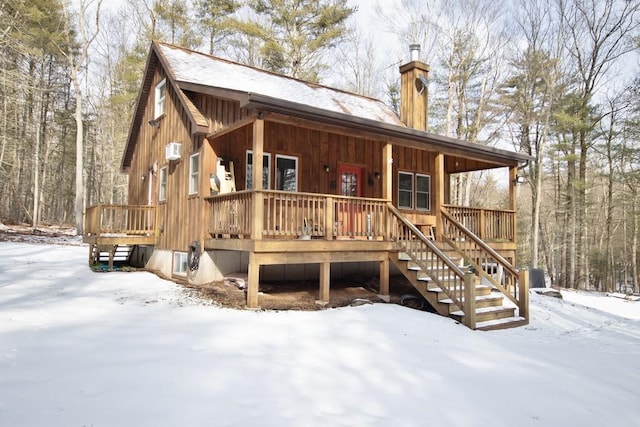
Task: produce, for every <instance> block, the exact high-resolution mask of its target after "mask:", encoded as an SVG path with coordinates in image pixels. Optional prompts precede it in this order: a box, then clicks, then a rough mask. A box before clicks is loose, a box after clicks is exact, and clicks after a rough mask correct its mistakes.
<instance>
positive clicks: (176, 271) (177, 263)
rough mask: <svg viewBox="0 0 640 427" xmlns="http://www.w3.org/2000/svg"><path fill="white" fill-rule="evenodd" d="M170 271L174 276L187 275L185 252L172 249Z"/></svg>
mask: <svg viewBox="0 0 640 427" xmlns="http://www.w3.org/2000/svg"><path fill="white" fill-rule="evenodd" d="M171 273H172V274H173V275H175V276H183V277H186V276H187V253H186V252H180V251H174V252H173V261H172V266H171Z"/></svg>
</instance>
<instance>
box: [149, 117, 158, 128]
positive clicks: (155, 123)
mask: <svg viewBox="0 0 640 427" xmlns="http://www.w3.org/2000/svg"><path fill="white" fill-rule="evenodd" d="M149 126H151V127H152V128H157V127H160V120H158V119H153V120H149Z"/></svg>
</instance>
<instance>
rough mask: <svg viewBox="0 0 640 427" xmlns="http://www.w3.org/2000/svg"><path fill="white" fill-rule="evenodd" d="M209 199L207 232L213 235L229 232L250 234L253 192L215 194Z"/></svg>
mask: <svg viewBox="0 0 640 427" xmlns="http://www.w3.org/2000/svg"><path fill="white" fill-rule="evenodd" d="M210 200H214V202H213V203H210V208H211V209H210V210H209V212H210V216H209V232H210V233H211V234H215V235H221V234H229V235H233V236H242V237H249V236H250V235H251V214H252V211H253V210H252V203H253V192H251V191H238V192H237V193H229V194H223V195H219V196H215V197H213V198H211V199H210Z"/></svg>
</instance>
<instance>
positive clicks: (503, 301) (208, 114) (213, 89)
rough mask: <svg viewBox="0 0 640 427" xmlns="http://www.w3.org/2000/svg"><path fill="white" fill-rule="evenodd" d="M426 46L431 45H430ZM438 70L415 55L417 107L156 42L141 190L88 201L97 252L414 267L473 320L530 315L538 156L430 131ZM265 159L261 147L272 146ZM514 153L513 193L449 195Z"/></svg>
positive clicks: (132, 173) (132, 178) (225, 265)
mask: <svg viewBox="0 0 640 427" xmlns="http://www.w3.org/2000/svg"><path fill="white" fill-rule="evenodd" d="M413 47H414V51H413V52H415V46H413ZM428 72H429V68H428V66H427V65H426V64H424V63H422V62H420V61H418V60H417V55H416V57H413V58H412V59H411V60H410V61H408V62H407V64H405V65H403V66H401V67H400V74H401V82H402V85H401V101H402V106H401V114H400V117H398V116H397V115H396V114H395V113H394V112H393V111H392V110H391V109H390V108H389V107H388V106H386V105H385V104H384V103H382V102H381V101H379V100H376V99H371V98H367V97H363V96H360V95H356V94H352V93H348V92H344V91H341V90H336V89H332V88H329V87H325V86H321V85H318V84H313V83H308V82H304V81H300V80H296V79H292V78H289V77H285V76H281V75H277V74H274V73H270V72H266V71H263V70H258V69H255V68H251V67H248V66H245V65H241V64H237V63H234V62H230V61H228V60H224V59H220V58H216V57H213V56H209V55H205V54H202V53H198V52H194V51H190V50H187V49H183V48H181V47H177V46H174V45H169V44H165V43H158V42H154V43H152V45H151V48H150V52H149V57H148V61H147V65H146V69H145V72H144V79H143V83H142V88H141V90H140V93H139V97H138V101H137V106H136V109H135V112H134V116H133V120H132V124H131V128H130V132H129V136H128V140H127V144H126V149H125V152H124V155H123V159H122V170H123V172H126V173H128V174H129V200H128V203H129V204H128V205H125V206H109V205H100V206H93V207H90V208H88V209H87V212H86V218H85V230H84V240H85V242H87V243H89V244H90V254H89V258H90V262H96V261H97V259H98V257H99V256H100V255H99V254H100V253H102V252H107V253H109V259H110V261H112V260H113V258H114V256H115V254H117V251H118V248H120V247H122V245H128V247H131V248H133V253H132V255H131V256H133V257H135V258H137V259H138V260H139V261H140V262H142V263H143V264H144V265H145V266H146V267H147V268H149V269H151V270H156V271H160V272H162V273H163V274H164V275H166V276H173V277H176V278H181V279H184V280H188V281H189V282H191V283H193V284H202V283H206V282H210V281H215V280H221V279H222V278H223V277H224V276H225V275H226V274H228V273H231V272H237V271H242V272H246V273H247V274H248V289H247V301H246V306H247V307H250V308H257V307H259V305H260V297H259V293H258V283H259V281H260V279H261V278H265V277H268V278H270V279H282V280H285V279H296V278H317V279H318V280H319V289H318V300H319V301H320V302H322V301H324V302H326V301H328V300H329V298H330V279H331V276H334V277H335V276H338V275H341V274H345V273H346V272H349V271H353V270H354V269H357V270H358V271H371V270H373V271H375V273H376V274H377V275H379V277H380V289H379V292H380V295H381V296H383V297H384V296H388V295H389V274H390V271H395V272H401V273H402V274H404V275H405V276H406V277H407V278H408V279H409V281H410V282H411V283H412V284H413V285H414V286H415V288H416V289H417V290H418V291H419V292H420V293H421V294H422V295H423V296H424V297H425V298H426V299H427V300H428V301H429V302H430V303H431V305H432V306H433V307H434V308H435V309H436V310H437V311H438V312H439V313H440V314H443V315H447V316H451V317H454V318H457V319H459V320H461V321H462V322H464V323H465V324H466V325H468V326H469V327H471V328H479V329H480V328H482V329H489V328H498V327H508V326H515V325H521V324H524V323H526V322H527V318H528V314H527V312H528V299H527V293H528V289H527V280H528V279H527V277H528V276H527V275H526V273H522V272H520V271H518V270H517V269H516V268H515V267H514V264H515V259H516V204H515V183H516V181H517V170H518V166H519V165H521V164H522V163H523V162H526V161H527V160H528V159H529V158H528V157H527V156H525V155H522V154H519V153H515V152H511V151H507V150H501V149H497V148H493V147H488V146H483V145H479V144H473V143H469V142H465V141H460V140H456V139H452V138H447V137H444V136H439V135H435V134H432V133H429V132H428V131H427V91H428V80H427V78H428ZM256 159H261V160H258V161H256ZM494 168H507V169H508V171H509V173H508V176H509V178H508V183H505V184H507V185H508V186H509V194H510V201H509V206H508V209H506V210H495V209H482V208H470V207H463V206H453V205H451V204H449V193H450V191H449V190H450V188H449V187H450V177H451V175H452V174H455V173H459V172H467V171H477V170H483V169H494Z"/></svg>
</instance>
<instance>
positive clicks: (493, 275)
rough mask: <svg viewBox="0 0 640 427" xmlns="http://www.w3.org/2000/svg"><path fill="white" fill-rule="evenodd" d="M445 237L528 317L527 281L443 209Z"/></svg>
mask: <svg viewBox="0 0 640 427" xmlns="http://www.w3.org/2000/svg"><path fill="white" fill-rule="evenodd" d="M442 223H443V228H444V230H443V232H442V236H443V238H444V239H445V241H447V242H448V243H449V244H450V245H451V246H452V247H453V248H455V250H456V251H457V252H459V253H460V255H462V256H463V257H464V260H465V262H467V263H469V264H471V265H472V266H473V268H474V269H475V270H476V272H477V274H478V275H479V276H481V277H483V278H484V279H485V280H486V281H487V282H489V283H491V285H493V286H494V287H495V288H496V289H497V290H499V291H500V292H502V293H503V294H504V295H505V296H506V297H507V298H509V299H510V300H511V301H512V302H513V303H514V304H515V305H516V306H518V308H519V313H520V314H519V315H520V316H521V317H525V318H527V317H528V300H527V295H528V292H529V289H528V283H527V280H522V277H521V276H522V274H523V273H525V272H524V271H523V272H520V271H518V270H517V269H516V268H515V267H514V266H513V265H511V263H510V262H509V261H507V260H506V259H505V258H504V257H503V256H502V255H500V254H499V253H498V252H496V251H495V250H494V249H493V248H491V247H490V246H489V245H487V244H486V243H485V242H484V241H482V240H481V239H480V237H479V236H477V235H475V233H473V232H472V231H471V230H470V229H469V228H468V227H467V226H465V225H464V224H461V223H460V222H458V220H457V218H455V217H454V216H453V215H452V214H450V213H449V212H448V211H447V210H445V209H443V210H442Z"/></svg>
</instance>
